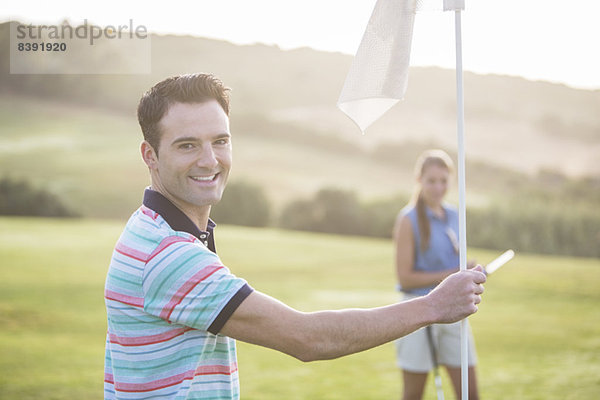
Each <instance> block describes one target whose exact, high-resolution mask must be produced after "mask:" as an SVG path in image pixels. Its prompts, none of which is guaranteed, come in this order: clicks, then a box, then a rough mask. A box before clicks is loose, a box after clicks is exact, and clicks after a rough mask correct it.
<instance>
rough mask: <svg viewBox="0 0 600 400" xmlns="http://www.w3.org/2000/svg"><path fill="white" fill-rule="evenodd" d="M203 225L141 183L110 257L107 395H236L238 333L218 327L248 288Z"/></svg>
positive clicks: (191, 397) (209, 230)
mask: <svg viewBox="0 0 600 400" xmlns="http://www.w3.org/2000/svg"><path fill="white" fill-rule="evenodd" d="M213 228H214V223H212V221H209V227H208V231H206V232H204V231H201V230H199V229H198V227H197V226H196V225H195V224H194V223H193V222H192V221H191V220H190V219H189V218H188V217H187V216H186V215H185V214H184V213H183V212H181V211H180V210H179V209H178V208H177V207H176V206H174V205H173V204H172V203H171V202H170V201H169V200H167V199H166V198H165V197H164V196H162V195H161V194H160V193H158V192H155V191H153V190H150V189H147V190H146V192H145V193H144V201H143V205H142V206H141V207H140V208H139V209H138V210H137V211H136V212H134V213H133V215H132V216H131V218H130V219H129V221H128V222H127V225H126V226H125V229H124V231H123V233H122V234H121V237H120V238H119V240H118V242H117V244H116V246H115V249H114V252H113V255H112V259H111V263H110V267H109V270H108V275H107V278H106V286H105V291H104V297H105V302H106V312H107V318H108V333H107V338H106V358H105V375H104V398H105V399H228V400H229V399H238V398H239V380H238V368H237V357H236V347H235V340H233V339H231V338H229V337H227V336H224V335H220V334H219V331H220V329H221V328H222V327H223V325H224V324H225V322H227V320H228V318H229V317H230V316H231V314H232V313H233V312H234V311H235V310H236V309H237V307H238V306H239V305H240V304H241V303H242V301H243V300H244V299H245V298H246V297H247V296H248V295H249V294H250V293H251V292H252V288H251V287H250V286H248V284H247V283H246V281H244V280H243V279H240V278H237V277H235V276H234V275H233V274H231V272H230V271H229V270H228V269H227V267H225V266H224V265H223V263H222V262H221V260H220V259H219V257H218V256H217V255H216V253H215V248H214V237H213V234H212V233H213Z"/></svg>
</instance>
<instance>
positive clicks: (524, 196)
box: [0, 177, 600, 257]
mask: <svg viewBox="0 0 600 400" xmlns="http://www.w3.org/2000/svg"><path fill="white" fill-rule="evenodd" d="M594 185H597V182H595V181H594V182H590V181H586V182H580V183H579V184H575V183H573V182H571V183H569V186H568V188H567V189H568V190H567V189H565V190H559V189H556V190H555V191H554V192H553V193H548V191H543V192H541V191H537V190H529V191H520V192H519V193H515V194H512V195H509V196H507V198H504V199H503V201H502V202H497V203H492V204H491V205H488V206H486V207H484V208H468V209H467V239H468V244H469V246H473V247H481V248H487V249H495V250H505V249H508V248H512V249H514V250H516V251H525V252H532V253H540V254H560V255H569V256H582V257H600V213H599V212H598V208H597V204H600V203H598V199H597V194H595V193H596V192H598V190H597V189H598V188H595V186H594ZM598 186H600V185H598ZM590 187H591V188H592V190H590ZM594 189H596V190H594ZM409 197H410V196H409V195H407V194H397V195H395V196H391V197H389V198H385V199H379V200H375V201H368V202H365V201H361V199H360V198H359V196H358V195H357V193H356V192H354V191H351V190H346V189H339V188H323V189H321V190H319V191H318V192H316V193H315V194H314V195H313V196H311V197H308V198H305V199H296V200H292V201H290V202H288V203H287V204H286V205H284V206H283V207H282V208H281V210H280V211H278V212H275V211H274V207H273V206H272V203H271V201H270V200H269V198H268V196H267V195H266V193H265V191H264V190H263V188H262V187H260V186H258V185H256V184H253V183H250V182H244V181H238V182H235V181H234V182H231V183H229V185H228V187H227V190H226V191H225V194H224V195H223V199H222V200H221V202H220V203H219V204H217V205H216V206H214V207H213V210H212V213H211V216H212V218H213V219H214V220H215V221H217V222H219V223H222V224H233V225H243V226H251V227H279V228H282V229H290V230H302V231H310V232H321V233H332V234H339V235H353V236H369V237H380V238H391V236H392V229H393V225H394V221H395V219H396V216H397V214H398V212H399V211H400V210H401V209H402V207H404V206H405V205H406V204H407V202H408V200H409ZM0 215H32V216H44V217H78V216H80V215H79V213H77V212H76V211H74V210H73V209H71V208H69V207H68V206H67V205H65V203H64V202H63V201H62V200H61V198H60V196H57V195H55V194H53V193H51V192H50V191H48V190H45V189H43V188H38V187H35V186H33V185H32V184H30V183H29V182H27V181H23V180H15V179H11V178H8V177H4V178H2V179H0Z"/></svg>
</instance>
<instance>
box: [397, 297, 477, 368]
mask: <svg viewBox="0 0 600 400" xmlns="http://www.w3.org/2000/svg"><path fill="white" fill-rule="evenodd" d="M407 298H409V297H405V300H406V299H407ZM467 324H468V321H467ZM460 325H461V322H460V321H459V322H455V323H453V324H434V325H431V329H432V337H433V343H434V346H435V350H436V353H437V360H438V364H439V365H445V366H448V367H460V364H461V362H460ZM468 335H469V338H468V342H469V366H470V367H471V366H475V365H476V364H477V354H476V352H475V343H474V340H473V334H472V332H471V327H470V325H468ZM396 357H397V365H398V367H399V368H401V369H403V370H406V371H410V372H416V373H419V372H422V373H427V372H429V371H431V370H432V369H433V358H432V352H431V348H430V345H429V340H428V338H427V331H426V328H421V329H418V330H416V331H415V332H413V333H411V334H409V335H406V336H404V337H403V338H400V339H398V340H396Z"/></svg>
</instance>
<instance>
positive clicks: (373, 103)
mask: <svg viewBox="0 0 600 400" xmlns="http://www.w3.org/2000/svg"><path fill="white" fill-rule="evenodd" d="M416 9H417V0H377V3H376V4H375V8H374V9H373V13H372V14H371V18H370V19H369V23H368V24H367V29H366V30H365V33H364V35H363V38H362V41H361V42H360V46H359V48H358V51H357V52H356V56H355V57H354V60H353V62H352V66H351V67H350V71H349V72H348V76H347V77H346V82H345V83H344V87H343V89H342V93H341V94H340V98H339V100H338V103H337V105H338V107H339V108H340V109H341V110H342V111H343V112H344V113H346V115H348V116H349V117H350V119H352V120H353V121H354V123H356V125H358V127H359V128H360V130H361V131H362V132H364V131H365V129H367V127H368V126H369V125H371V124H372V123H373V122H375V121H376V120H377V119H378V118H379V117H381V116H382V115H383V114H384V113H385V112H386V111H387V110H389V109H390V108H391V107H392V106H393V105H394V104H396V103H397V102H398V101H400V100H402V98H404V93H405V92H406V86H407V83H408V66H409V61H410V47H411V43H412V33H413V25H414V21H415V12H416Z"/></svg>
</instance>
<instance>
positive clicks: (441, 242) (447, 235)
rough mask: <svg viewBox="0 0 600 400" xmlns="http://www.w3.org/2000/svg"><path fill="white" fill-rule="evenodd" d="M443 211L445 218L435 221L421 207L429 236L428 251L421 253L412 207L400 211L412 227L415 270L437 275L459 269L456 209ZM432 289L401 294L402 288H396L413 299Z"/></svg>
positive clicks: (450, 207) (416, 223)
mask: <svg viewBox="0 0 600 400" xmlns="http://www.w3.org/2000/svg"><path fill="white" fill-rule="evenodd" d="M443 208H444V211H445V214H446V215H445V218H439V217H437V216H436V215H435V214H434V213H433V212H432V211H431V210H430V209H429V208H428V207H425V210H426V213H427V219H428V220H429V224H430V226H431V236H430V239H429V247H428V248H427V250H426V251H424V252H422V251H421V235H420V232H419V223H418V218H417V208H416V206H406V207H405V208H404V209H402V211H401V214H402V215H403V216H404V215H406V216H408V218H409V219H410V223H411V225H412V231H413V236H414V239H415V248H414V256H415V257H414V265H413V268H414V269H415V270H418V271H428V272H437V271H444V270H447V269H452V268H457V267H458V266H459V265H460V258H459V255H458V251H459V246H458V212H457V211H456V208H454V207H452V206H450V205H448V204H443ZM434 287H435V285H433V286H428V287H422V288H417V289H409V290H402V287H401V286H400V285H399V286H398V288H399V289H400V290H402V291H403V292H405V293H409V294H412V295H417V296H422V295H426V294H427V293H429V292H430V291H431V290H432V289H433V288H434Z"/></svg>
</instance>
